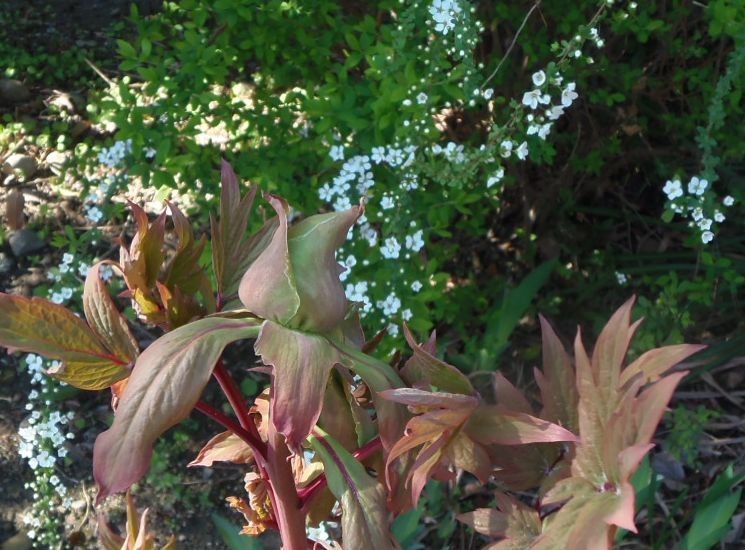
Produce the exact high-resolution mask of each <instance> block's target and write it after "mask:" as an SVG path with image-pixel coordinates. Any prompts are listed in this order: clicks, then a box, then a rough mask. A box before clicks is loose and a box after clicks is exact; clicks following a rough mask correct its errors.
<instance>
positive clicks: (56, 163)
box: [44, 151, 68, 176]
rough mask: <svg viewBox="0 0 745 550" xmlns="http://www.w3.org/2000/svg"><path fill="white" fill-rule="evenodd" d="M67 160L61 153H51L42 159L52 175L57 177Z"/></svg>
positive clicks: (66, 156)
mask: <svg viewBox="0 0 745 550" xmlns="http://www.w3.org/2000/svg"><path fill="white" fill-rule="evenodd" d="M67 159H68V155H66V154H65V153H63V152H62V151H52V152H51V153H49V154H48V155H47V158H46V159H44V162H45V163H46V165H47V167H48V168H49V169H50V170H51V171H52V173H53V174H55V175H57V176H59V175H60V174H61V173H62V169H63V168H64V166H65V164H66V163H67Z"/></svg>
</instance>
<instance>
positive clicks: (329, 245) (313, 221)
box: [288, 206, 363, 333]
mask: <svg viewBox="0 0 745 550" xmlns="http://www.w3.org/2000/svg"><path fill="white" fill-rule="evenodd" d="M362 212H363V208H362V207H361V206H359V207H354V208H350V209H349V210H345V211H343V212H332V213H329V214H319V215H316V216H310V217H308V218H306V219H304V220H303V221H301V222H300V223H298V224H295V225H294V226H293V227H291V228H290V229H289V231H288V246H289V253H290V263H291V268H292V270H293V271H294V273H295V277H296V284H297V292H298V295H299V296H300V307H299V309H298V311H297V314H296V316H295V318H293V319H292V325H293V326H294V327H297V328H299V329H301V330H308V331H311V332H321V333H323V332H328V331H331V330H333V329H334V328H336V327H337V326H338V325H339V324H340V323H342V322H343V321H344V318H345V317H346V315H347V310H348V309H349V308H348V305H349V304H348V302H347V297H346V294H345V293H344V287H343V286H342V284H341V281H340V280H339V275H340V273H341V272H342V268H341V266H340V265H339V264H338V263H337V262H336V250H337V249H338V248H339V247H341V246H342V245H343V244H344V242H345V241H346V240H347V234H348V233H349V229H350V228H351V227H352V226H353V225H354V223H355V222H356V221H357V218H359V217H360V216H361V215H362Z"/></svg>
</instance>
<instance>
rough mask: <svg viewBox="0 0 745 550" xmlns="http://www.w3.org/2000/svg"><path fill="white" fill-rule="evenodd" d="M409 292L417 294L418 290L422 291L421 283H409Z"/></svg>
mask: <svg viewBox="0 0 745 550" xmlns="http://www.w3.org/2000/svg"><path fill="white" fill-rule="evenodd" d="M411 290H413V291H414V292H419V291H420V290H422V283H420V282H419V281H414V282H413V283H411Z"/></svg>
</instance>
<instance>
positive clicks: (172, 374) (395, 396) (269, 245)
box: [0, 163, 701, 550]
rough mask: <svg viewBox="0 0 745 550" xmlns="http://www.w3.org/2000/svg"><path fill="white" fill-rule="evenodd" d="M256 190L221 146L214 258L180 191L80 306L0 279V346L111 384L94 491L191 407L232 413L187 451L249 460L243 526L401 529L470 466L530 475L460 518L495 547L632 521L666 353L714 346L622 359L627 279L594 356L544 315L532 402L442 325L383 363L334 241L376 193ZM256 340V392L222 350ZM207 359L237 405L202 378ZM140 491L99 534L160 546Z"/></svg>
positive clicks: (605, 541)
mask: <svg viewBox="0 0 745 550" xmlns="http://www.w3.org/2000/svg"><path fill="white" fill-rule="evenodd" d="M255 198H256V189H255V188H252V189H250V190H249V192H248V193H247V194H245V195H243V196H242V195H241V192H240V186H239V182H238V178H237V176H236V174H235V173H234V172H233V170H232V168H231V167H230V165H228V164H227V163H223V166H222V191H221V202H220V212H219V214H218V215H217V216H214V217H213V218H212V220H211V234H212V236H211V250H212V276H210V274H209V273H208V271H207V269H206V268H205V267H203V266H202V265H201V264H200V263H199V259H200V257H201V256H202V253H203V251H204V249H205V246H206V237H204V236H203V237H202V238H201V239H196V238H195V235H194V231H193V229H192V228H191V226H190V225H189V222H188V220H187V218H186V217H185V216H184V215H183V214H182V213H181V212H180V211H179V209H178V207H177V206H176V205H174V204H169V205H168V209H169V210H170V217H171V220H172V224H173V232H174V234H175V238H176V247H175V250H171V251H169V252H166V250H165V235H166V222H167V215H166V212H164V213H163V214H161V215H160V216H158V217H157V218H156V219H155V220H153V221H150V220H149V219H148V217H147V215H146V213H145V212H144V211H143V210H142V209H141V208H139V207H138V206H136V205H131V207H132V210H133V213H134V216H135V219H136V224H137V232H136V234H135V235H134V238H133V239H132V241H131V243H130V244H129V246H125V245H123V246H122V248H121V253H120V259H119V261H118V262H113V261H104V262H101V263H99V264H97V265H95V266H93V267H92V268H91V269H90V271H89V273H88V275H87V278H86V282H85V290H84V300H83V306H84V314H85V318H84V319H83V318H81V317H78V316H77V315H76V314H75V313H73V312H71V311H69V310H68V309H66V308H64V307H63V306H61V305H58V304H54V303H52V302H49V301H46V300H43V299H39V298H31V299H29V298H25V297H21V296H11V295H7V294H0V345H3V346H5V347H7V348H9V349H10V350H22V351H26V352H33V353H38V354H41V355H44V356H46V357H49V358H52V359H55V360H58V361H59V362H60V366H59V367H57V368H55V369H53V370H49V371H48V372H47V374H49V375H50V376H53V377H55V378H57V379H59V380H62V381H64V382H67V383H69V384H71V385H73V386H75V387H77V388H81V389H84V390H102V389H107V388H110V390H111V393H112V408H113V410H114V421H113V424H112V425H111V427H110V428H109V429H108V430H106V431H104V432H103V433H102V434H100V435H99V436H98V438H97V440H96V444H95V447H94V452H93V475H94V478H95V480H96V483H97V485H98V497H97V502H101V501H102V500H103V499H105V498H107V497H108V496H110V495H113V494H115V493H120V492H125V491H128V489H129V488H130V487H131V486H132V485H133V484H134V483H136V482H138V481H139V480H141V479H142V478H143V476H144V475H145V474H146V472H147V470H148V468H149V465H150V460H151V457H152V453H153V446H154V444H155V441H156V440H157V439H158V437H160V436H161V435H162V434H163V433H164V432H165V431H166V430H167V429H169V428H170V427H172V426H174V425H175V424H177V423H179V422H180V421H182V420H183V419H185V418H186V417H187V416H189V415H190V414H191V413H192V411H194V410H196V411H199V412H200V413H203V414H205V415H207V416H208V417H209V418H211V419H212V420H214V421H215V422H216V423H217V424H219V425H221V426H222V428H223V430H224V431H222V432H221V433H219V434H217V435H216V436H215V437H213V438H212V439H211V440H210V441H209V442H207V444H206V445H205V446H204V448H203V449H202V450H201V452H200V453H199V455H198V456H197V457H196V458H195V459H194V461H193V462H192V463H191V464H190V466H202V467H209V466H211V465H212V464H213V463H214V462H216V461H227V462H233V463H236V464H240V465H243V466H244V467H245V468H246V474H245V479H244V481H245V491H246V495H244V496H232V497H229V499H228V501H229V503H230V504H231V506H232V507H233V508H235V509H236V510H238V511H239V512H240V513H242V514H243V516H244V517H245V521H246V524H245V526H244V528H243V530H242V533H245V534H246V535H258V534H261V533H262V532H264V531H265V530H267V529H274V530H277V531H278V532H279V534H280V536H281V539H282V543H283V546H284V547H285V548H287V549H293V550H296V549H304V548H307V547H309V546H310V545H312V543H313V541H311V540H310V539H309V538H308V531H307V527H308V526H309V525H312V524H317V523H319V522H321V521H326V520H338V519H339V512H338V510H340V511H341V517H340V522H341V529H342V541H341V544H343V545H345V546H347V547H349V548H360V549H366V548H370V549H376V550H378V549H382V548H395V547H397V543H396V541H395V538H394V537H393V535H392V533H391V530H390V525H391V522H392V520H393V519H395V517H396V516H397V515H399V514H401V513H403V512H405V511H407V510H409V509H410V508H411V507H412V506H415V505H416V503H417V501H418V499H419V496H420V494H421V492H422V489H423V488H424V486H425V484H426V483H427V481H428V480H430V479H432V478H437V479H449V478H453V477H454V476H455V475H456V474H457V473H459V472H463V471H465V472H468V473H470V474H472V475H473V476H475V478H477V479H478V480H479V481H480V482H481V483H483V484H487V483H489V482H490V480H495V481H498V482H500V487H501V488H502V489H504V490H506V491H513V492H516V491H524V490H527V489H538V491H537V495H538V496H537V497H536V499H535V501H534V502H533V503H532V505H531V506H528V505H527V504H526V503H525V502H523V501H521V500H518V499H517V498H516V497H515V496H511V495H510V494H509V493H507V492H503V491H501V492H499V493H497V495H496V502H497V509H494V510H492V509H478V510H475V511H473V512H470V513H467V514H463V515H461V516H460V517H459V519H460V520H461V521H463V522H464V523H466V524H469V525H471V526H473V528H474V529H475V530H477V531H479V532H480V533H483V534H485V535H487V536H490V537H493V538H495V539H502V540H501V541H500V542H496V543H495V544H492V545H490V546H489V547H490V548H593V549H595V548H609V547H610V545H611V543H612V540H613V537H614V534H615V531H616V530H617V529H618V528H624V529H627V530H631V531H635V525H634V491H633V488H632V486H631V484H630V481H629V480H630V478H631V476H632V475H633V473H634V471H635V470H636V468H637V467H638V465H639V463H640V461H641V460H642V458H643V457H644V455H645V454H646V453H647V452H649V450H650V448H651V447H652V444H651V440H652V437H653V434H654V431H655V428H656V426H657V424H658V423H659V421H660V418H661V416H662V414H663V412H664V410H665V407H666V405H667V403H668V402H669V400H670V398H671V396H672V392H673V391H674V389H675V387H676V386H677V384H678V383H679V382H680V380H681V379H682V378H683V377H684V376H685V372H676V373H673V374H668V373H669V371H670V369H671V368H672V367H673V366H675V365H676V364H678V363H679V362H681V361H682V360H684V359H685V358H686V357H688V356H689V355H691V354H693V353H695V352H696V351H698V350H699V349H701V346H694V345H679V346H669V347H665V348H660V349H656V350H652V351H649V352H647V353H645V354H643V355H642V356H640V357H639V358H638V359H637V360H636V361H634V362H633V363H631V364H630V365H629V366H627V367H626V368H624V366H623V364H624V361H625V356H626V351H627V349H628V346H629V342H630V340H631V338H632V336H633V334H634V331H635V329H636V328H637V326H638V324H639V323H638V322H636V323H631V308H632V306H633V302H634V300H633V298H632V299H631V300H629V301H628V302H627V303H626V304H624V305H623V306H622V307H621V308H620V309H619V310H618V311H617V312H616V313H615V314H614V315H613V317H612V318H611V320H610V321H609V322H608V324H607V325H606V327H605V328H604V330H603V331H602V332H601V334H600V336H599V338H598V341H597V343H596V345H595V348H594V351H593V353H592V355H591V356H589V355H588V353H587V352H586V350H585V348H584V346H583V343H582V339H581V337H580V334H579V333H578V335H577V339H576V341H575V346H574V348H575V349H574V360H572V359H570V357H569V355H568V354H567V353H566V351H565V350H564V349H563V347H562V345H561V343H560V341H559V338H558V337H557V336H556V334H555V333H554V331H553V330H552V329H551V326H550V325H549V323H548V322H547V321H546V320H545V319H541V324H542V329H543V368H542V370H536V371H535V378H536V382H537V384H538V387H539V389H540V397H541V402H542V405H541V406H540V407H539V408H535V407H534V406H533V405H532V404H531V401H530V400H529V399H528V398H527V397H526V396H524V395H523V394H522V393H521V392H520V391H519V390H518V389H517V388H515V387H514V386H513V385H512V384H510V383H509V381H507V379H506V378H504V377H503V376H502V375H500V374H496V375H494V377H493V392H489V394H488V395H482V394H480V393H479V392H478V391H477V390H476V389H475V388H474V387H473V385H472V384H471V382H470V380H469V379H468V377H466V376H465V375H463V374H462V373H461V372H460V371H458V370H457V369H456V368H455V367H453V366H451V365H449V364H447V363H446V362H444V361H442V360H440V359H438V358H437V356H436V342H435V335H434V334H432V336H431V337H430V338H429V339H428V340H427V341H425V342H423V343H419V342H417V340H416V338H415V336H414V335H413V334H412V333H411V331H410V330H409V329H408V327H406V326H404V333H405V335H406V339H407V341H408V344H409V346H410V347H411V350H412V354H411V356H410V358H409V359H408V360H406V361H405V362H402V363H399V364H394V365H391V364H388V363H386V362H384V361H381V360H379V359H376V358H375V357H374V356H373V355H371V350H373V349H374V347H375V342H374V341H373V342H366V341H365V338H364V335H363V333H362V330H361V327H360V323H359V317H358V314H357V307H358V306H357V304H354V303H350V302H349V301H348V300H347V298H346V296H345V294H344V289H343V287H342V284H341V282H340V280H339V275H340V272H341V267H340V266H339V264H337V262H336V259H335V253H336V250H337V249H338V248H339V247H340V246H341V245H342V244H343V243H344V241H345V240H346V237H347V233H348V231H349V230H350V228H351V227H352V226H353V224H354V223H355V222H356V221H357V220H358V218H360V216H361V215H362V214H363V206H355V207H352V208H349V209H347V210H345V211H340V212H333V213H327V214H320V215H316V216H310V217H307V218H305V219H303V220H302V221H300V222H298V223H296V224H294V225H290V223H289V219H288V211H289V207H288V205H287V203H286V202H285V201H284V200H283V199H282V198H280V197H276V196H272V195H266V196H265V199H266V201H267V202H268V203H269V205H270V206H271V208H272V209H273V210H274V212H275V214H276V215H275V216H274V217H272V218H271V219H269V220H268V221H266V223H264V225H263V226H262V227H261V229H260V230H259V231H257V232H256V233H254V234H251V235H248V234H247V227H248V222H249V216H250V214H251V210H252V207H253V203H254V202H255ZM104 265H109V266H110V267H112V268H114V270H115V271H116V272H118V273H119V274H120V275H121V276H122V277H123V279H124V282H125V284H126V287H127V289H126V291H125V292H124V293H123V296H122V297H124V298H127V299H129V300H130V302H131V304H132V305H133V307H134V309H135V311H136V312H137V314H138V318H139V320H140V321H142V322H143V323H144V324H145V325H147V326H148V327H150V328H149V330H150V331H151V332H152V333H155V332H156V331H157V332H160V333H162V335H161V336H160V337H158V338H157V339H155V341H153V342H152V343H151V344H150V345H149V346H147V347H146V348H145V349H144V350H143V349H141V348H142V347H143V346H142V345H141V342H139V341H138V340H137V339H136V338H135V336H134V334H133V332H132V330H131V328H130V326H129V323H128V321H127V320H126V319H125V318H124V317H123V316H122V314H121V313H120V312H119V310H118V309H117V307H116V303H115V301H114V300H113V299H112V297H111V295H110V294H109V291H108V289H107V286H106V283H105V281H104V280H103V279H102V277H101V269H102V267H103V266H104ZM247 339H248V340H253V342H254V344H253V347H254V351H255V354H256V357H257V358H258V359H259V360H260V363H261V364H260V365H259V366H254V365H253V364H252V363H251V362H250V361H248V360H247V361H246V364H245V367H247V368H248V367H251V369H252V370H254V371H258V372H262V373H266V374H268V375H269V376H270V380H271V382H270V384H269V387H267V388H266V389H265V390H264V391H263V392H262V393H261V394H260V395H259V396H258V397H256V398H255V399H254V400H253V402H252V403H249V402H248V401H247V399H246V396H244V395H243V394H242V393H241V391H240V390H239V387H240V386H239V384H238V383H237V381H236V380H235V379H234V378H233V376H232V375H231V374H230V373H229V372H228V370H227V369H226V367H225V365H224V364H223V360H222V356H223V353H224V351H225V348H226V347H227V346H228V345H230V344H231V343H234V342H237V341H240V340H247ZM212 377H213V378H215V379H216V381H217V382H218V384H219V386H220V388H221V390H222V392H223V394H224V396H225V398H226V400H227V401H228V402H229V404H230V405H231V407H232V409H233V412H234V416H233V417H231V416H228V415H226V414H223V413H222V412H220V411H219V410H218V409H217V408H215V407H214V406H212V405H210V404H208V403H206V402H204V401H203V400H202V399H201V396H202V392H203V390H204V388H205V386H206V384H207V382H208V381H209V380H210V378H212ZM337 504H338V506H337ZM128 508H129V510H130V513H129V515H130V516H131V517H130V518H129V519H130V521H129V522H128V523H129V524H130V525H129V527H128V534H127V537H126V539H125V538H122V537H118V536H117V535H116V534H115V533H114V532H113V531H111V530H110V529H109V528H108V527H107V526H106V524H105V522H101V529H100V532H101V536H102V544H104V546H105V547H107V548H117V547H121V548H129V547H130V546H131V545H132V544H135V543H134V542H133V541H136V540H138V539H143V540H145V539H146V540H147V544H148V547H152V545H153V542H152V537H151V535H149V534H148V533H147V532H146V531H145V529H144V527H142V529H141V530H140V531H138V529H137V527H136V524H137V523H138V522H140V521H141V522H142V525H143V526H144V520H140V519H138V518H139V517H138V516H137V515H136V511H135V509H134V505H133V504H132V502H131V500H128ZM143 517H144V516H143ZM138 533H139V534H138ZM168 544H169V545H173V544H174V543H173V542H169V543H168ZM169 547H170V546H169Z"/></svg>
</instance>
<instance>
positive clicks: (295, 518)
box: [266, 420, 308, 550]
mask: <svg viewBox="0 0 745 550" xmlns="http://www.w3.org/2000/svg"><path fill="white" fill-rule="evenodd" d="M268 429H269V432H268V435H269V441H268V445H267V463H266V472H267V473H268V474H269V480H270V487H271V489H272V490H271V491H269V498H270V499H271V502H272V512H273V515H274V518H275V519H276V520H277V523H278V524H279V534H280V537H281V538H282V547H283V548H284V549H285V550H306V549H307V548H308V539H307V538H306V532H305V516H306V514H305V511H304V510H303V509H302V507H301V506H300V498H299V497H298V494H297V487H296V486H295V475H294V473H293V471H292V464H291V463H290V449H289V448H288V447H287V444H286V443H285V440H284V436H282V434H280V433H279V432H277V431H276V430H275V428H274V425H273V423H272V422H271V420H270V423H269V426H268Z"/></svg>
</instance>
